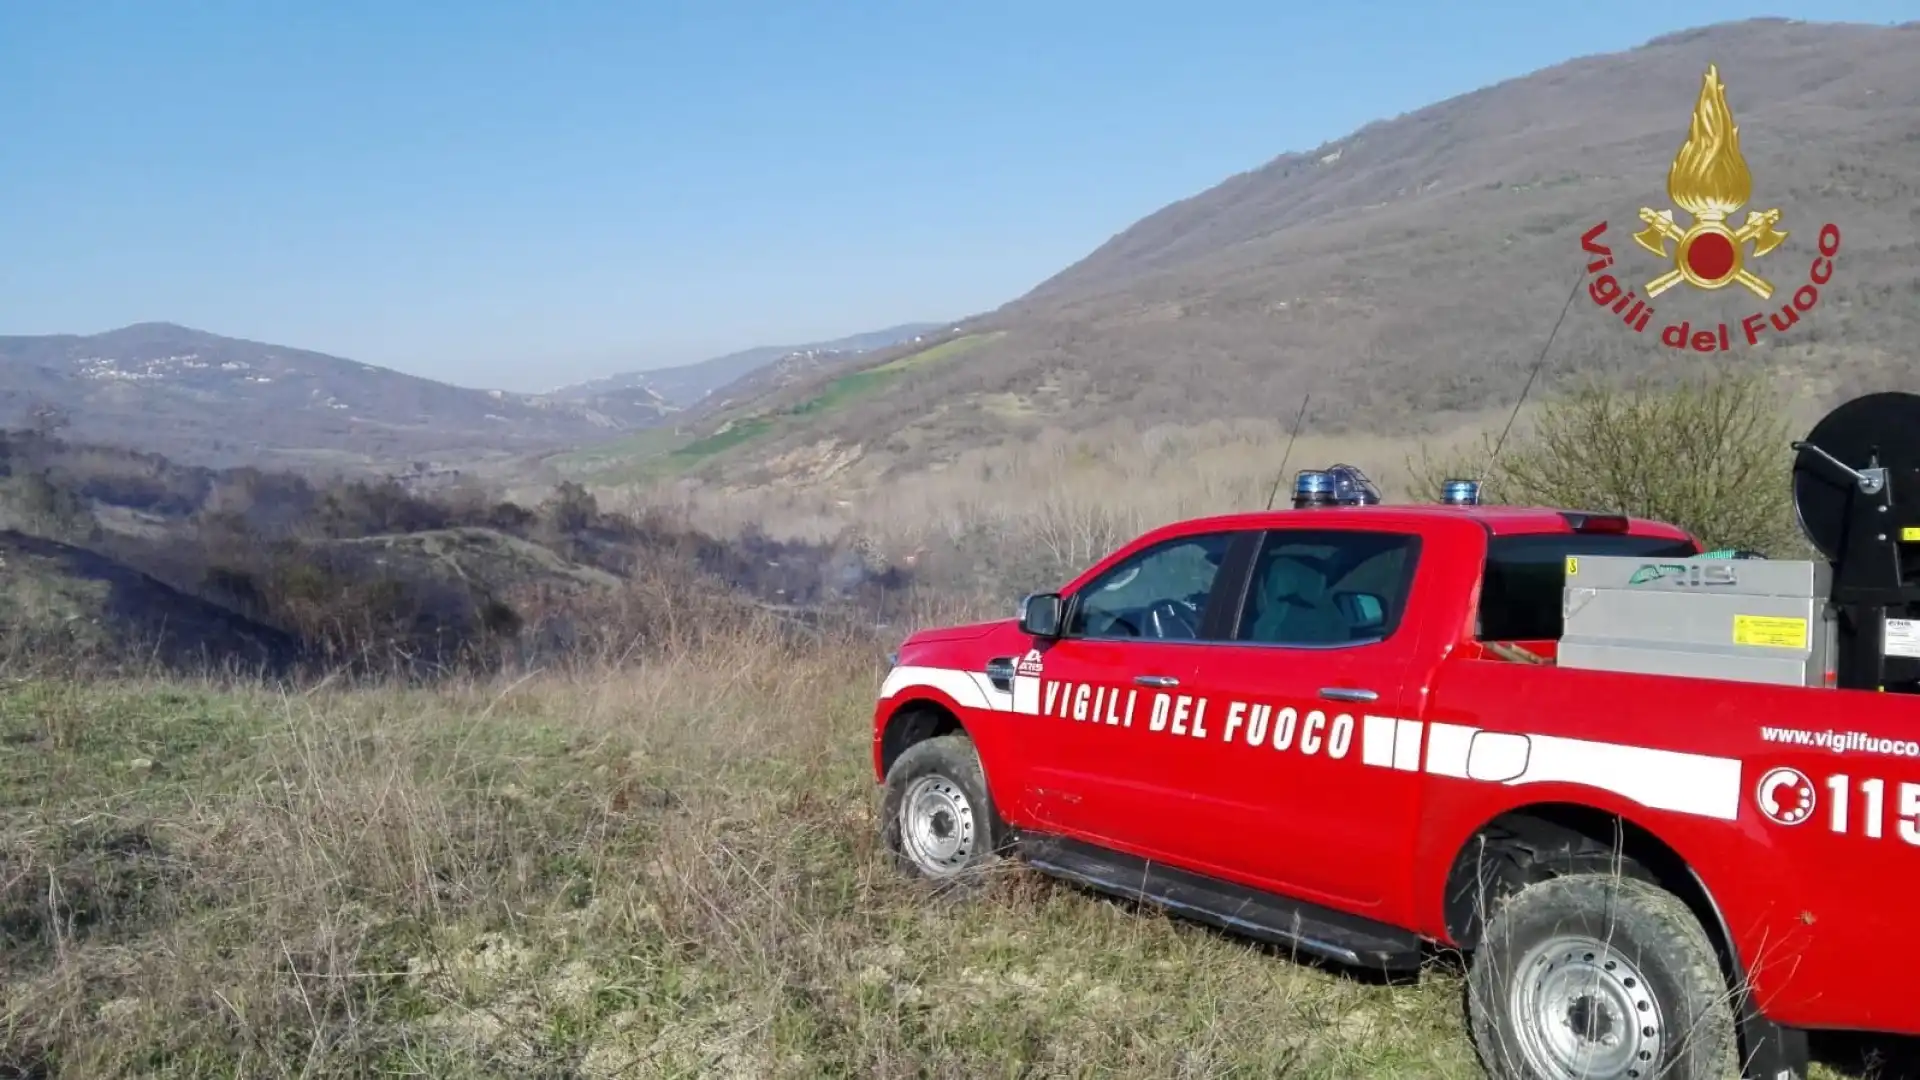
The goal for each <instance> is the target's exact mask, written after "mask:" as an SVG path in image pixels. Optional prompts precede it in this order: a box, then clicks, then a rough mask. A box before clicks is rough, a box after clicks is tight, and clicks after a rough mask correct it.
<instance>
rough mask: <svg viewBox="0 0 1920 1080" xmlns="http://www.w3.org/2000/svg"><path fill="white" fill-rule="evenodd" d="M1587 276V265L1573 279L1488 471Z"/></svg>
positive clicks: (1505, 443)
mask: <svg viewBox="0 0 1920 1080" xmlns="http://www.w3.org/2000/svg"><path fill="white" fill-rule="evenodd" d="M1586 278H1587V271H1586V268H1585V267H1582V268H1581V270H1580V276H1579V277H1576V278H1574V279H1573V288H1572V289H1570V290H1568V292H1567V302H1566V303H1564V304H1561V305H1560V317H1559V318H1557V319H1555V320H1553V329H1552V331H1550V332H1549V333H1548V334H1547V343H1546V344H1544V345H1542V346H1540V355H1539V356H1537V357H1535V358H1534V361H1533V370H1532V371H1529V372H1527V383H1526V385H1525V386H1522V387H1521V388H1520V400H1518V401H1516V402H1514V403H1513V411H1512V412H1511V413H1508V414H1507V426H1506V427H1504V428H1501V429H1500V438H1499V439H1498V440H1496V441H1495V442H1494V444H1493V452H1492V453H1490V454H1488V455H1487V471H1488V472H1489V473H1491V472H1492V471H1493V464H1494V462H1496V461H1499V460H1500V448H1501V447H1503V446H1505V445H1507V433H1508V432H1510V431H1512V430H1513V422H1514V420H1515V419H1516V418H1518V417H1519V415H1520V406H1522V405H1525V404H1526V403H1527V392H1528V391H1530V390H1532V389H1533V380H1534V379H1535V378H1536V377H1537V376H1538V375H1539V374H1540V368H1541V366H1542V365H1543V364H1545V363H1546V362H1547V350H1548V349H1551V348H1553V339H1554V338H1556V337H1558V336H1560V324H1561V323H1563V322H1566V321H1567V312H1569V311H1571V310H1573V298H1574V297H1576V296H1578V295H1580V283H1581V282H1582V281H1585V280H1586Z"/></svg>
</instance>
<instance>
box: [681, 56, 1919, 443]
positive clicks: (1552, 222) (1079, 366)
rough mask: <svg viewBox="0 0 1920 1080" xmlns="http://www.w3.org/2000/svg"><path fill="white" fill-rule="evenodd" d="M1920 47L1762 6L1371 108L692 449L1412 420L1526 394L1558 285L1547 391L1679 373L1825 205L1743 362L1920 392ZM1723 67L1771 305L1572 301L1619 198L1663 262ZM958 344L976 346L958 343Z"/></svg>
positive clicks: (1619, 214)
mask: <svg viewBox="0 0 1920 1080" xmlns="http://www.w3.org/2000/svg"><path fill="white" fill-rule="evenodd" d="M1916 56H1920V23H1908V24H1905V25H1901V26H1897V27H1889V26H1870V25H1849V24H1816V23H1804V22H1796V21H1788V20H1781V19H1754V20H1749V21H1744V22H1735V23H1723V24H1718V25H1714V26H1709V27H1705V28H1701V29H1696V30H1690V31H1686V32H1682V33H1677V34H1672V35H1668V36H1665V37H1661V38H1657V39H1654V40H1652V41H1649V42H1647V43H1646V44H1644V45H1642V46H1639V47H1637V48H1634V49H1632V50H1628V51H1625V52H1619V53H1613V54H1607V55H1598V56H1590V57H1585V58H1581V59H1577V60H1573V61H1570V62H1567V63H1563V64H1558V65H1555V66H1553V67H1550V68H1547V69H1545V70H1541V71H1537V72H1534V73H1532V74H1530V75H1526V76H1524V77H1520V78H1515V79H1511V80H1508V81H1505V82H1502V83H1499V84H1497V85H1494V86H1489V87H1486V88H1484V89H1481V90H1477V91H1474V92H1472V93H1468V94H1464V95H1461V96H1459V97H1455V98H1452V99H1450V100H1447V101H1443V102H1440V103H1438V104H1435V105H1431V106H1428V107H1426V108H1423V109H1420V110H1418V111H1416V112H1413V113H1410V114H1407V115H1403V116H1398V117H1394V118H1392V119H1388V120H1382V121H1379V122H1376V123H1373V124H1369V125H1367V126H1366V127H1364V128H1362V129H1360V130H1358V131H1356V132H1353V133H1352V134H1350V135H1348V136H1346V137H1344V138H1341V139H1338V140H1335V141H1334V142H1331V143H1328V144H1326V145H1324V146H1320V147H1316V148H1314V149H1312V150H1309V151H1304V152H1294V153H1286V154H1282V155H1280V156H1279V157H1276V158H1274V159H1273V160H1271V161H1269V162H1267V163H1266V164H1264V165H1262V166H1260V167H1258V168H1256V169H1253V170H1252V171H1249V172H1246V173H1242V174H1240V175H1237V176H1233V177H1230V178H1228V179H1226V180H1224V181H1223V182H1221V183H1220V184H1218V185H1216V186H1215V187H1213V188H1211V189H1209V190H1207V191H1204V192H1201V193H1199V194H1196V195H1194V196H1192V197H1191V198H1188V199H1185V200H1182V201H1181V202H1178V203H1175V204H1173V205H1171V206H1168V207H1166V208H1164V209H1162V210H1160V211H1158V212H1156V213H1154V214H1151V215H1149V216H1148V217H1146V218H1144V219H1142V220H1140V221H1138V222H1136V223H1134V224H1133V225H1131V226H1130V227H1128V228H1126V229H1124V230H1123V231H1122V232H1120V233H1119V234H1118V235H1116V236H1114V237H1113V238H1112V239H1111V240H1109V241H1108V242H1107V243H1105V244H1103V245H1101V246H1100V247H1099V248H1098V249H1097V250H1095V251H1093V252H1091V253H1090V254H1088V255H1087V256H1086V257H1085V258H1084V259H1082V260H1080V261H1079V262H1077V263H1075V264H1074V265H1072V266H1069V267H1067V268H1065V269H1064V270H1062V271H1061V272H1059V273H1058V274H1056V275H1055V276H1053V277H1052V278H1050V279H1048V280H1047V281H1045V282H1043V283H1041V284H1040V285H1039V286H1038V287H1036V288H1035V289H1033V290H1032V291H1031V292H1030V293H1028V294H1027V295H1025V296H1023V297H1021V298H1019V299H1018V300H1015V301H1013V302H1012V303H1009V304H1008V305H1006V306H1005V307H1003V308H1001V309H999V310H998V311H995V312H992V313H990V314H988V315H985V316H982V317H980V318H978V319H973V320H968V321H967V322H966V323H965V324H963V325H962V327H961V330H962V331H963V333H962V334H961V336H960V337H959V338H958V339H956V340H946V341H943V342H942V343H940V344H938V345H936V346H934V347H933V348H930V349H924V348H923V351H921V352H919V353H918V354H916V353H915V352H914V350H913V349H900V348H896V349H890V350H882V351H879V352H875V353H873V354H870V355H867V356H862V357H859V358H857V359H856V360H855V361H854V362H852V363H847V364H837V365H832V366H830V367H829V368H828V369H827V370H825V371H823V372H821V373H820V374H818V375H817V376H815V377H813V378H812V379H810V380H808V381H806V382H804V384H802V385H787V386H776V387H773V388H771V389H769V390H768V391H767V392H766V393H765V394H763V395H761V396H760V397H758V398H756V399H753V400H751V401H747V400H743V401H741V402H740V403H738V404H737V405H736V406H735V407H733V408H731V409H727V410H721V411H718V412H716V413H715V414H714V415H713V416H712V417H711V418H709V419H708V420H707V421H706V424H705V427H704V428H701V429H698V430H695V431H693V432H692V433H691V434H692V435H693V436H694V437H695V438H696V439H697V440H703V441H699V442H698V443H697V445H695V446H693V447H691V448H689V449H687V450H684V451H676V453H680V455H681V458H680V460H699V461H701V462H703V463H704V462H705V461H707V460H710V459H711V460H716V461H725V460H731V461H736V462H739V463H741V464H743V465H745V464H747V463H759V462H767V461H770V460H787V459H795V454H796V453H797V452H798V451H799V450H800V449H801V448H803V447H818V446H821V445H823V444H826V443H828V442H829V441H830V442H831V443H832V444H834V445H835V446H837V447H838V448H837V449H835V450H834V451H833V453H834V455H835V457H836V460H837V461H838V460H844V459H845V458H846V457H847V456H848V455H849V454H857V453H859V452H860V451H861V449H862V448H864V449H866V450H869V451H870V450H874V449H879V448H884V449H886V450H887V451H888V454H887V455H885V456H887V457H888V458H889V459H890V460H891V461H893V462H894V463H896V466H897V467H901V468H905V467H908V466H911V465H912V464H913V463H914V462H915V461H917V462H918V463H919V464H922V465H924V464H927V463H929V462H932V461H937V460H941V459H942V458H944V457H948V456H950V455H951V452H952V451H953V450H954V449H955V448H957V447H960V446H965V445H975V444H979V443H982V442H988V441H994V440H998V439H1003V438H1006V437H1008V436H1009V435H1013V436H1016V437H1017V436H1019V435H1021V434H1022V433H1030V432H1032V431H1035V430H1038V429H1040V428H1043V427H1065V428H1082V427H1086V426H1090V425H1094V424H1097V423H1101V422H1107V421H1117V422H1123V423H1130V424H1137V425H1139V426H1141V427H1145V426H1147V425H1150V424H1153V423H1157V422H1163V421H1172V422H1198V421H1203V420H1207V419H1211V418H1221V417H1226V418H1232V417H1263V418H1277V419H1282V420H1284V419H1286V418H1290V417H1291V416H1292V415H1293V414H1294V411H1295V410H1296V409H1297V408H1298V406H1299V404H1300V401H1301V396H1302V395H1303V394H1306V393H1309V392H1310V393H1311V394H1312V395H1313V402H1314V420H1313V421H1312V422H1313V423H1314V424H1315V425H1316V429H1317V430H1326V431H1337V430H1342V429H1346V430H1368V431H1394V432H1405V431H1412V430H1420V429H1422V428H1423V427H1428V426H1432V425H1437V424H1439V423H1440V422H1441V421H1442V419H1443V418H1446V417H1449V416H1451V417H1458V416H1462V415H1469V414H1474V413H1476V412H1478V411H1482V410H1485V409H1487V408H1489V407H1494V406H1510V405H1511V404H1512V402H1513V401H1514V400H1515V398H1516V396H1517V395H1518V394H1519V393H1520V392H1521V388H1522V386H1523V385H1524V384H1525V383H1526V373H1527V369H1528V368H1529V367H1530V366H1531V365H1532V364H1533V363H1534V361H1535V359H1536V357H1537V356H1538V355H1539V353H1540V350H1541V347H1542V345H1543V343H1544V342H1545V341H1546V339H1547V337H1548V334H1549V331H1550V330H1551V329H1552V328H1553V327H1554V326H1555V324H1556V318H1557V317H1558V316H1559V314H1560V313H1561V311H1562V309H1563V305H1566V304H1569V303H1571V305H1572V306H1571V309H1570V310H1569V311H1568V313H1567V317H1566V319H1565V323H1564V325H1563V326H1562V327H1561V328H1560V330H1559V333H1558V336H1557V338H1556V339H1555V340H1554V342H1553V346H1552V350H1551V352H1550V354H1549V357H1548V363H1547V368H1546V372H1545V374H1544V375H1543V377H1542V382H1543V387H1536V393H1537V392H1539V390H1541V389H1542V388H1544V387H1550V386H1551V385H1553V383H1554V381H1555V380H1558V379H1562V378H1564V377H1565V376H1567V375H1568V374H1569V373H1571V372H1575V371H1585V372H1602V373H1622V372H1657V371H1663V370H1671V369H1672V367H1673V365H1674V363H1675V360H1676V358H1677V357H1678V356H1680V355H1683V354H1680V353H1676V352H1675V350H1673V349H1670V348H1667V347H1665V346H1663V345H1662V344H1661V342H1660V340H1659V337H1660V330H1661V327H1662V324H1663V323H1665V322H1667V321H1669V320H1672V321H1676V322H1677V321H1678V320H1681V319H1685V320H1688V321H1689V323H1690V326H1691V328H1692V329H1695V330H1697V329H1699V328H1701V327H1703V326H1704V327H1709V328H1711V327H1714V326H1717V325H1718V324H1719V323H1720V322H1722V321H1725V322H1727V323H1728V324H1729V325H1730V326H1731V327H1732V333H1733V336H1734V338H1735V339H1738V338H1739V335H1740V329H1739V327H1740V320H1741V319H1742V318H1744V317H1747V316H1749V315H1751V314H1754V313H1757V312H1763V311H1765V312H1773V311H1777V310H1778V309H1779V308H1780V307H1781V306H1782V305H1783V304H1786V303H1789V302H1790V301H1791V299H1792V297H1793V296H1794V294H1795V292H1796V290H1798V289H1799V288H1800V287H1801V286H1802V285H1803V284H1805V283H1806V282H1807V278H1808V275H1809V273H1810V266H1811V264H1812V260H1813V259H1814V258H1815V257H1816V255H1817V252H1816V245H1817V244H1818V242H1819V237H1820V232H1821V227H1822V225H1823V224H1825V223H1829V222H1831V223H1834V224H1836V225H1837V226H1838V227H1839V229H1840V234H1841V236H1842V237H1843V242H1842V246H1841V250H1840V253H1839V254H1838V256H1837V258H1836V260H1835V264H1834V266H1835V268H1834V270H1833V279H1832V281H1831V282H1830V283H1828V284H1827V285H1826V286H1824V287H1823V289H1822V291H1821V294H1820V299H1819V300H1818V301H1817V303H1816V304H1815V305H1814V306H1813V308H1812V310H1810V311H1809V312H1807V313H1806V314H1805V315H1804V317H1802V318H1801V321H1800V322H1799V324H1798V325H1797V326H1795V327H1794V328H1793V329H1792V331H1791V332H1789V333H1779V334H1776V333H1772V332H1771V331H1769V332H1768V334H1767V336H1766V337H1765V338H1763V339H1762V342H1761V344H1760V345H1759V346H1757V347H1754V348H1746V347H1744V345H1738V344H1737V345H1736V347H1737V348H1739V356H1740V357H1743V358H1757V359H1759V360H1762V361H1765V362H1768V363H1771V364H1772V365H1774V366H1775V367H1776V368H1778V369H1781V370H1784V371H1787V372H1791V373H1795V374H1798V375H1800V376H1803V377H1804V380H1805V382H1806V385H1807V387H1808V388H1809V390H1810V391H1811V392H1812V393H1814V394H1816V395H1837V394H1839V393H1842V392H1853V391H1857V390H1859V389H1863V388H1866V387H1868V386H1870V385H1880V386H1886V385H1908V386H1911V385H1912V384H1913V382H1914V381H1915V377H1916V374H1920V370H1917V369H1916V363H1917V362H1920V357H1916V356H1915V354H1914V353H1913V352H1912V342H1913V341H1914V340H1915V339H1916V337H1920V64H1915V63H1914V62H1913V61H1914V58H1915V57H1916ZM1709 65H1717V66H1718V71H1719V76H1720V78H1721V79H1722V80H1724V83H1725V86H1726V97H1727V101H1728V104H1729V106H1730V108H1731V111H1732V114H1733V118H1734V121H1735V123H1737V125H1738V129H1739V138H1740V144H1741V148H1742V151H1743V153H1744V156H1745V158H1746V161H1747V163H1748V166H1749V169H1750V171H1751V174H1752V198H1751V201H1750V202H1749V203H1748V204H1747V207H1746V209H1749V210H1765V209H1768V208H1776V207H1777V208H1779V209H1780V210H1781V211H1782V216H1781V219H1780V222H1779V228H1781V229H1783V230H1786V231H1787V232H1788V234H1789V235H1788V239H1787V240H1786V242H1785V243H1784V244H1783V245H1781V246H1780V247H1779V248H1778V249H1777V250H1775V251H1773V252H1771V253H1770V254H1767V255H1766V256H1765V257H1764V258H1761V259H1759V260H1758V261H1757V262H1755V263H1753V264H1752V265H1753V269H1754V270H1755V271H1757V272H1759V273H1761V274H1763V275H1765V276H1767V277H1769V278H1770V279H1771V280H1772V282H1773V283H1774V287H1775V290H1776V291H1775V292H1774V293H1773V295H1772V297H1771V298H1770V299H1769V300H1767V301H1764V302H1763V301H1761V300H1759V299H1758V298H1756V297H1755V296H1754V295H1752V294H1751V293H1749V292H1748V291H1747V290H1745V289H1742V288H1738V287H1734V288H1728V289H1724V290H1721V291H1719V292H1717V293H1707V292H1703V291H1701V290H1695V289H1692V288H1684V287H1683V288H1679V289H1675V290H1674V291H1672V292H1671V293H1667V294H1664V295H1663V296H1661V297H1660V298H1659V299H1658V300H1657V301H1656V302H1655V306H1656V308H1657V310H1658V312H1659V321H1656V322H1654V323H1653V328H1652V331H1651V332H1647V333H1641V334H1635V333H1633V332H1632V331H1630V330H1628V329H1627V328H1625V327H1623V326H1622V325H1621V316H1620V315H1617V314H1614V313H1612V312H1610V311H1606V310H1604V309H1602V308H1600V307H1599V306H1597V305H1596V304H1595V302H1594V301H1593V300H1592V299H1589V298H1587V294H1586V293H1585V292H1584V291H1580V292H1576V293H1574V294H1573V298H1572V299H1571V301H1570V300H1569V290H1570V289H1579V288H1582V282H1583V275H1584V273H1585V267H1586V264H1587V262H1588V258H1589V256H1588V255H1587V254H1586V253H1585V252H1583V250H1582V240H1581V238H1582V235H1583V234H1585V233H1587V232H1588V231H1589V230H1590V229H1591V228H1592V227H1593V226H1594V225H1596V224H1597V223H1600V222H1605V223H1606V232H1605V234H1604V236H1603V237H1601V240H1602V242H1604V243H1606V244H1608V245H1610V247H1611V250H1612V252H1613V254H1614V257H1615V259H1616V260H1617V265H1616V266H1615V267H1614V268H1613V269H1614V271H1615V272H1617V273H1619V274H1620V275H1621V277H1622V279H1623V280H1624V281H1625V282H1626V283H1627V285H1629V286H1630V287H1635V288H1641V287H1643V286H1644V283H1645V282H1646V281H1647V280H1648V279H1650V278H1652V277H1654V276H1655V275H1657V274H1658V273H1660V272H1661V271H1662V270H1664V269H1668V268H1670V264H1666V265H1663V264H1662V263H1661V262H1660V261H1659V260H1658V259H1657V258H1656V257H1654V256H1653V255H1651V254H1649V253H1646V252H1644V251H1642V250H1641V249H1640V248H1639V247H1638V246H1636V245H1635V244H1633V243H1632V242H1631V239H1630V236H1631V234H1632V233H1634V232H1636V231H1638V230H1639V229H1640V228H1642V224H1641V222H1640V221H1639V220H1638V219H1637V215H1638V211H1639V210H1640V208H1642V207H1648V208H1652V209H1656V210H1657V209H1659V208H1662V207H1668V206H1671V205H1672V204H1673V200H1672V199H1670V198H1669V196H1668V193H1667V191H1666V182H1667V176H1668V169H1669V166H1670V165H1671V163H1672V162H1673V160H1674V157H1675V154H1676V152H1677V151H1678V150H1679V148H1680V146H1681V144H1682V142H1683V140H1685V139H1686V138H1687V135H1688V131H1689V122H1690V118H1691V116H1692V114H1693V111H1694V108H1695V103H1696V100H1697V99H1698V98H1699V96H1700V94H1701V90H1702V82H1703V76H1704V75H1705V73H1706V71H1707V70H1708V66H1709ZM1301 107H1302V108H1310V107H1311V103H1302V105H1301ZM1682 220H1683V221H1684V220H1686V219H1685V218H1684V216H1683V218H1682ZM916 348H922V347H918V346H916ZM959 351H964V352H965V353H966V359H965V362H964V363H951V362H948V361H949V359H950V358H951V357H952V356H953V355H954V354H955V353H956V352H959ZM934 354H939V358H937V359H930V358H929V357H931V356H933V355H934ZM1729 362H1731V358H1729ZM882 376H884V378H883V377H882ZM723 431H724V432H726V433H727V434H726V435H725V437H724V439H721V438H720V435H721V432H723ZM875 433H884V434H880V435H876V434H875ZM722 450H724V455H725V456H724V457H722V453H721V452H722Z"/></svg>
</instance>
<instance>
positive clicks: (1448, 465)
mask: <svg viewBox="0 0 1920 1080" xmlns="http://www.w3.org/2000/svg"><path fill="white" fill-rule="evenodd" d="M1496 442H1497V440H1496V439H1494V438H1493V437H1492V436H1488V437H1486V438H1485V439H1484V440H1483V442H1482V445H1481V447H1480V451H1479V452H1478V453H1457V454H1453V455H1450V456H1447V457H1444V458H1440V459H1435V458H1433V457H1430V456H1427V457H1424V459H1423V460H1422V461H1419V462H1409V468H1410V470H1411V471H1412V472H1413V474H1414V475H1415V476H1416V477H1418V478H1420V481H1421V484H1420V486H1421V487H1423V488H1425V491H1424V492H1423V493H1422V494H1421V497H1424V498H1435V499H1437V498H1438V497H1439V490H1440V482H1441V481H1442V480H1444V479H1445V478H1446V477H1448V476H1468V477H1479V478H1481V479H1482V480H1483V481H1484V482H1485V491H1484V497H1485V498H1486V499H1487V500H1488V501H1490V502H1502V503H1509V504H1523V505H1541V506H1558V507H1566V508H1568V509H1581V510H1597V511H1610V512H1615V513H1624V514H1631V515H1633V516H1636V517H1645V518H1654V519H1657V520H1660V521H1666V522H1670V523H1672V524H1674V525H1678V526H1679V527H1681V528H1683V529H1686V530H1687V531H1688V532H1690V533H1692V534H1693V535H1694V536H1695V537H1697V538H1699V540H1700V542H1701V543H1703V544H1705V545H1706V546H1707V547H1708V548H1747V549H1751V550H1755V551H1760V552H1764V553H1766V554H1768V555H1771V556H1775V557H1795V556H1800V555H1802V554H1804V552H1805V542H1804V541H1803V540H1802V539H1801V537H1800V535H1799V531H1798V528H1797V527H1796V525H1795V523H1794V516H1793V492H1792V485H1791V468H1792V453H1791V450H1790V444H1791V436H1790V435H1789V433H1788V430H1787V418H1786V407H1785V402H1784V401H1783V400H1782V399H1781V396H1780V394H1779V393H1778V391H1776V390H1775V389H1774V387H1773V384H1772V383H1771V381H1770V380H1769V379H1768V378H1767V377H1766V375H1765V374H1764V373H1760V372H1746V371H1736V372H1716V373H1712V374H1708V375H1704V376H1699V377H1695V378H1693V379H1691V380H1686V381H1682V382H1679V383H1677V384H1674V385H1667V386H1662V385H1656V384H1653V383H1650V382H1647V381H1644V380H1642V381H1636V382H1633V383H1629V384H1627V385H1624V386H1615V385H1609V384H1606V383H1602V382H1599V381H1588V382H1586V383H1583V384H1581V385H1580V386H1578V387H1577V388H1576V389H1574V390H1573V391H1572V392H1571V393H1569V394H1567V395H1566V396H1564V397H1561V398H1559V399H1556V400H1554V401H1551V402H1549V403H1547V404H1545V405H1543V406H1542V407H1541V409H1540V413H1539V416H1538V418H1537V419H1536V420H1535V421H1534V423H1533V426H1532V429H1531V430H1530V431H1528V432H1526V433H1524V434H1518V433H1516V434H1515V435H1513V436H1511V437H1509V439H1508V441H1507V443H1506V445H1505V446H1504V447H1501V448H1500V453H1499V454H1498V456H1497V457H1496V456H1495V454H1494V452H1493V451H1494V449H1495V447H1496Z"/></svg>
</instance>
